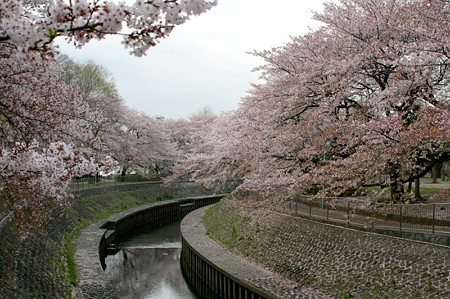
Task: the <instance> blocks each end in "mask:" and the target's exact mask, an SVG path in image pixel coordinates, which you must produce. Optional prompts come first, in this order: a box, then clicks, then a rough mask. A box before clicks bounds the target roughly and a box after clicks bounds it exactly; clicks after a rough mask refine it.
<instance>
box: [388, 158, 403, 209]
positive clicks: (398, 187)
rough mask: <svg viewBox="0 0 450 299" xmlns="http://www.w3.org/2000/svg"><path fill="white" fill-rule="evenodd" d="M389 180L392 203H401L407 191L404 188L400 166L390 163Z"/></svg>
mask: <svg viewBox="0 0 450 299" xmlns="http://www.w3.org/2000/svg"><path fill="white" fill-rule="evenodd" d="M389 179H390V187H391V199H392V201H393V202H401V200H402V197H403V194H404V193H405V189H404V187H403V182H402V176H401V170H400V164H398V163H392V162H389Z"/></svg>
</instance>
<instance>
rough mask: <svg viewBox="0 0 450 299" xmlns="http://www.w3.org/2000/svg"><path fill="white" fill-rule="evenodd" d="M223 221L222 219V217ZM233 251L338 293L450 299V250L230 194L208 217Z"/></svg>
mask: <svg viewBox="0 0 450 299" xmlns="http://www.w3.org/2000/svg"><path fill="white" fill-rule="evenodd" d="M218 219H220V221H217V220H218ZM203 221H204V223H205V227H206V231H207V234H208V236H210V237H211V238H213V239H215V240H217V241H219V242H220V243H222V244H224V246H225V247H226V248H227V250H229V251H231V252H236V253H237V254H239V255H242V256H243V257H245V258H246V259H249V260H250V261H252V262H255V263H257V264H258V265H261V266H262V267H264V268H265V269H267V270H269V271H272V272H275V273H277V274H279V275H281V276H282V277H284V278H285V279H288V280H291V281H293V282H294V283H296V284H297V285H299V286H301V287H309V288H313V289H316V290H319V291H321V292H323V293H325V294H326V295H328V296H330V297H333V298H367V299H368V298H447V297H448V295H449V294H450V289H449V285H450V281H449V271H450V248H449V247H445V246H439V245H432V244H427V243H421V242H416V241H410V240H404V239H399V238H395V237H389V236H382V235H377V234H373V233H366V232H361V231H356V230H352V229H347V228H342V227H337V226H333V225H329V224H323V223H318V222H314V221H309V220H305V219H301V218H296V217H292V216H290V215H284V214H280V213H275V212H273V211H269V210H268V209H265V208H264V206H260V207H256V206H254V205H252V204H248V205H244V204H242V202H237V201H232V200H227V201H223V202H221V203H220V204H218V205H216V206H215V207H213V208H211V209H209V210H208V211H207V213H206V215H205V217H204V219H203Z"/></svg>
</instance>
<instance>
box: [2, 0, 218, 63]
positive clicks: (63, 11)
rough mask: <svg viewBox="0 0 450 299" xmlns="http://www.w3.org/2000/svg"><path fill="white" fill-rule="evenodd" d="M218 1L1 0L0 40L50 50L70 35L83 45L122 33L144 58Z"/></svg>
mask: <svg viewBox="0 0 450 299" xmlns="http://www.w3.org/2000/svg"><path fill="white" fill-rule="evenodd" d="M215 4H216V1H208V0H151V1H144V0H136V1H135V2H134V4H132V5H128V4H127V3H126V2H118V3H116V2H113V1H106V0H104V1H97V0H95V1H88V0H75V1H62V0H31V1H28V0H27V1H25V0H1V1H0V17H1V19H0V42H7V43H10V44H13V45H15V46H17V47H18V49H20V50H23V51H27V50H29V49H33V50H39V51H47V50H48V49H49V48H51V46H52V43H53V41H54V40H55V38H57V37H60V36H64V37H66V38H67V40H69V41H71V42H73V43H74V44H75V45H77V46H79V47H81V46H83V45H84V44H86V43H87V42H89V41H90V40H92V39H103V38H104V37H105V36H107V35H112V34H117V35H122V36H123V37H124V39H123V44H124V45H125V47H127V48H130V49H131V53H133V54H134V55H136V56H142V55H144V54H145V52H146V51H147V50H148V49H149V48H150V47H152V46H155V45H156V43H157V42H158V41H159V40H160V39H161V38H164V37H165V36H167V35H168V34H169V33H170V32H171V31H172V30H173V28H174V27H175V26H177V25H180V24H182V23H184V22H185V21H186V20H188V19H189V17H190V16H191V15H198V14H201V13H203V12H205V11H206V10H208V9H209V8H211V7H212V6H214V5H215Z"/></svg>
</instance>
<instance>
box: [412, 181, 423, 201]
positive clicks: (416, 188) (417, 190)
mask: <svg viewBox="0 0 450 299" xmlns="http://www.w3.org/2000/svg"><path fill="white" fill-rule="evenodd" d="M414 198H415V199H416V200H421V199H422V196H420V179H415V180H414Z"/></svg>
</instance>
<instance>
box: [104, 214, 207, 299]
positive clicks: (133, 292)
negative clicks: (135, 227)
mask: <svg viewBox="0 0 450 299" xmlns="http://www.w3.org/2000/svg"><path fill="white" fill-rule="evenodd" d="M121 247H123V249H122V250H121V251H119V252H118V253H117V254H115V255H110V256H108V257H107V258H106V270H105V272H106V273H107V275H108V276H109V278H110V279H111V281H112V282H113V285H114V287H115V294H116V295H117V297H118V298H123V299H191V298H200V297H198V296H196V295H195V294H194V292H193V291H192V290H191V289H190V288H189V286H188V285H187V283H186V281H185V280H184V277H183V274H182V272H181V266H180V253H181V233H180V224H179V223H175V224H171V225H167V226H165V227H163V228H161V229H157V230H152V231H150V232H146V233H142V234H140V235H137V236H135V237H133V238H132V239H130V240H128V241H127V242H125V243H122V244H121Z"/></svg>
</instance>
